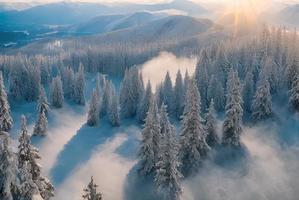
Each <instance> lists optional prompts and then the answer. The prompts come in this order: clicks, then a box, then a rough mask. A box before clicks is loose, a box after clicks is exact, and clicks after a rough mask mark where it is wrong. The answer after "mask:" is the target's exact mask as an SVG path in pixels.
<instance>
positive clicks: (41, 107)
mask: <svg viewBox="0 0 299 200" xmlns="http://www.w3.org/2000/svg"><path fill="white" fill-rule="evenodd" d="M42 111H44V112H45V114H46V115H47V114H48V113H49V111H50V106H49V103H48V99H47V96H46V92H45V89H44V88H43V87H41V88H40V92H39V97H38V102H37V112H39V113H40V112H42Z"/></svg>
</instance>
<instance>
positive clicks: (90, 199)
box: [82, 177, 102, 200]
mask: <svg viewBox="0 0 299 200" xmlns="http://www.w3.org/2000/svg"><path fill="white" fill-rule="evenodd" d="M97 187H98V185H97V184H95V183H94V180H93V177H91V179H90V182H89V183H88V185H87V187H86V188H84V189H83V191H84V194H83V196H82V197H83V199H86V200H102V194H101V193H100V192H98V191H97Z"/></svg>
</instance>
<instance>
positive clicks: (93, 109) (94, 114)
mask: <svg viewBox="0 0 299 200" xmlns="http://www.w3.org/2000/svg"><path fill="white" fill-rule="evenodd" d="M98 122H99V97H98V92H97V91H96V90H95V89H94V90H93V92H92V96H91V100H90V104H89V110H88V116H87V124H88V125H89V126H96V125H97V124H98Z"/></svg>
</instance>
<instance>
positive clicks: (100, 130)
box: [50, 123, 119, 185]
mask: <svg viewBox="0 0 299 200" xmlns="http://www.w3.org/2000/svg"><path fill="white" fill-rule="evenodd" d="M118 130H119V129H118V128H112V127H111V126H110V125H109V124H108V123H103V125H102V124H101V125H100V126H99V127H89V126H87V125H86V124H85V125H83V126H82V127H81V128H80V129H79V130H78V131H77V133H76V135H75V136H74V137H73V138H72V139H71V140H70V141H69V142H68V143H67V144H66V145H65V146H64V149H63V150H62V151H61V152H60V154H59V155H58V157H57V160H56V163H55V166H54V167H53V168H52V170H51V172H50V174H51V177H52V180H53V182H54V183H55V185H59V184H61V183H62V182H63V180H64V179H65V178H66V177H68V175H70V173H71V172H72V170H73V169H75V167H76V166H78V164H80V163H84V162H85V161H88V160H89V159H90V157H91V155H92V152H93V151H94V150H95V149H96V147H97V146H98V145H99V144H103V143H105V141H106V139H107V138H109V137H111V136H112V135H113V134H114V133H115V132H116V131H118ZM57 139H58V140H59V138H57Z"/></svg>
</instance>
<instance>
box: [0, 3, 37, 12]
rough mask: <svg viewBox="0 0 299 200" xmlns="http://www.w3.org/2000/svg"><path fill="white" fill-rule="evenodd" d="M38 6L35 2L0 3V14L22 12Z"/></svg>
mask: <svg viewBox="0 0 299 200" xmlns="http://www.w3.org/2000/svg"><path fill="white" fill-rule="evenodd" d="M36 5H38V4H37V3H35V2H28V3H27V2H9V1H8V2H0V12H5V11H11V10H24V9H28V8H31V7H33V6H36Z"/></svg>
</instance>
